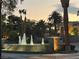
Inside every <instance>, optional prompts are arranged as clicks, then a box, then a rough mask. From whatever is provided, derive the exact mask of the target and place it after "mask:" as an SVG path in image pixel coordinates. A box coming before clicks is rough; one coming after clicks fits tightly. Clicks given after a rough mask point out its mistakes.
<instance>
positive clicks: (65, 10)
mask: <svg viewBox="0 0 79 59" xmlns="http://www.w3.org/2000/svg"><path fill="white" fill-rule="evenodd" d="M64 30H65V43H66V44H69V40H68V35H69V33H68V10H67V8H64Z"/></svg>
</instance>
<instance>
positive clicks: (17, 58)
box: [2, 52, 79, 59]
mask: <svg viewBox="0 0 79 59" xmlns="http://www.w3.org/2000/svg"><path fill="white" fill-rule="evenodd" d="M2 59H79V52H78V53H73V54H14V53H2Z"/></svg>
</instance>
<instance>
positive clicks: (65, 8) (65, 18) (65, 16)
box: [61, 0, 69, 46]
mask: <svg viewBox="0 0 79 59" xmlns="http://www.w3.org/2000/svg"><path fill="white" fill-rule="evenodd" d="M61 4H62V7H63V11H64V12H63V13H64V14H63V21H64V31H65V34H64V36H65V44H66V45H67V46H68V45H69V41H68V35H69V33H68V7H69V0H61Z"/></svg>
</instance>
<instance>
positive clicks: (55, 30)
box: [54, 24, 57, 35]
mask: <svg viewBox="0 0 79 59" xmlns="http://www.w3.org/2000/svg"><path fill="white" fill-rule="evenodd" d="M54 26H55V35H56V34H57V26H56V24H54Z"/></svg>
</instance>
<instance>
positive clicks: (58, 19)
mask: <svg viewBox="0 0 79 59" xmlns="http://www.w3.org/2000/svg"><path fill="white" fill-rule="evenodd" d="M49 21H52V22H53V24H54V27H55V32H57V30H58V29H57V28H58V26H59V24H60V23H61V21H62V17H61V15H60V14H59V13H58V12H56V11H54V12H53V13H52V14H51V15H50V16H49Z"/></svg>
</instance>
